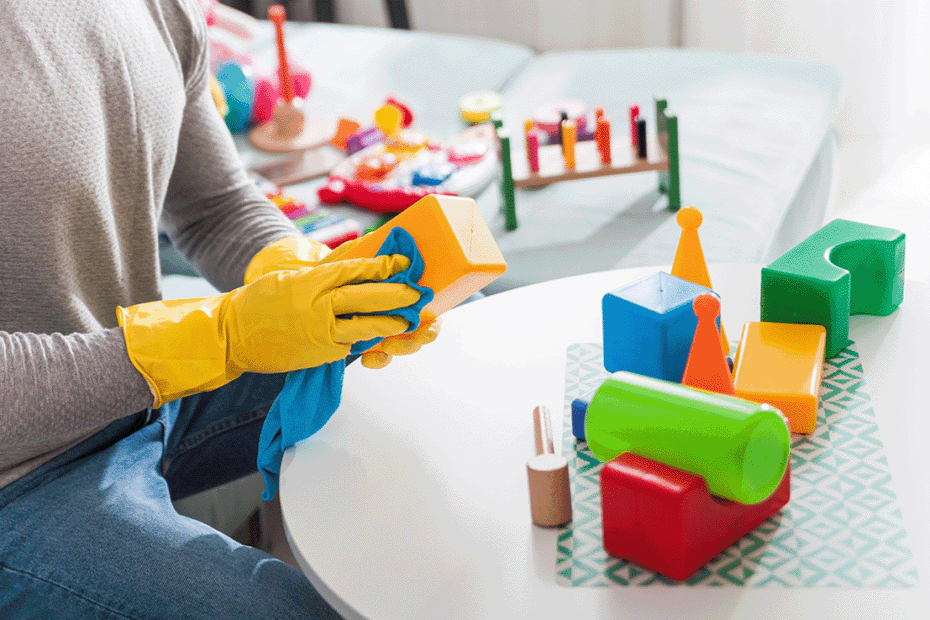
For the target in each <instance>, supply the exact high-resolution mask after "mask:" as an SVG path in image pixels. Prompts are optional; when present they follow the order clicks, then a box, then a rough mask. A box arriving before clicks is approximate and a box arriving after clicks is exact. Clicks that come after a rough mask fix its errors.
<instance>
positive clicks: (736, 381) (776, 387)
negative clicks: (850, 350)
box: [733, 322, 827, 433]
mask: <svg viewBox="0 0 930 620" xmlns="http://www.w3.org/2000/svg"><path fill="white" fill-rule="evenodd" d="M826 346H827V330H826V329H825V328H824V327H823V325H801V324H795V323H759V322H750V323H746V324H745V325H744V326H743V333H742V335H741V336H740V341H739V347H738V348H737V350H736V359H735V360H734V363H733V387H734V389H735V390H736V395H737V396H738V397H740V398H744V399H746V400H751V401H754V402H757V403H769V404H770V405H772V406H773V407H777V408H778V409H781V412H782V413H784V414H785V416H786V417H787V418H788V421H789V423H790V424H791V432H793V433H812V432H813V431H814V428H816V426H817V401H818V398H819V396H820V381H821V378H822V377H823V360H824V353H825V352H826Z"/></svg>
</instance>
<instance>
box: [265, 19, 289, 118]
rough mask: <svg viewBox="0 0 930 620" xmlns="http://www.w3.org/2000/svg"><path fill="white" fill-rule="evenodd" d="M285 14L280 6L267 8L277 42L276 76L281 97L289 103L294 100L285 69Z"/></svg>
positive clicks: (287, 72)
mask: <svg viewBox="0 0 930 620" xmlns="http://www.w3.org/2000/svg"><path fill="white" fill-rule="evenodd" d="M285 16H286V13H285V10H284V7H283V6H281V5H280V4H272V5H271V6H270V7H268V19H270V20H271V21H272V22H273V23H274V32H275V38H276V39H277V42H278V74H279V76H280V78H281V95H282V96H283V97H284V100H285V101H287V102H288V103H290V102H291V101H292V100H293V99H294V85H293V83H292V82H291V72H290V71H289V70H288V67H287V50H286V49H285V48H284V19H285Z"/></svg>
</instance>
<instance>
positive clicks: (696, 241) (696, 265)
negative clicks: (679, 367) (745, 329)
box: [672, 207, 730, 356]
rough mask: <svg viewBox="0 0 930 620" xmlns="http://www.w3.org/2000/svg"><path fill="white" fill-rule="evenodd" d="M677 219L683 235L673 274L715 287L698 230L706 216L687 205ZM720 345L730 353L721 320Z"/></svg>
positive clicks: (724, 350)
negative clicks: (711, 281) (712, 283)
mask: <svg viewBox="0 0 930 620" xmlns="http://www.w3.org/2000/svg"><path fill="white" fill-rule="evenodd" d="M675 220H676V221H677V222H678V225H679V226H681V237H680V238H679V239H678V249H677V250H676V251H675V261H674V262H673V263H672V275H673V276H676V277H679V278H681V279H682V280H688V281H689V282H694V283H695V284H700V285H701V286H706V287H707V288H709V289H713V288H714V287H713V286H712V285H711V283H710V274H709V273H708V272H707V261H705V260H704V251H703V250H702V249H701V239H700V237H698V231H697V229H698V228H699V227H700V226H701V222H703V221H704V216H703V215H701V212H700V211H699V210H697V209H696V208H695V207H685V208H684V209H681V210H680V211H679V212H678V215H676V216H675ZM720 345H721V346H722V347H723V354H724V355H725V356H726V355H729V354H730V341H729V340H727V333H726V331H725V330H724V329H723V321H721V322H720Z"/></svg>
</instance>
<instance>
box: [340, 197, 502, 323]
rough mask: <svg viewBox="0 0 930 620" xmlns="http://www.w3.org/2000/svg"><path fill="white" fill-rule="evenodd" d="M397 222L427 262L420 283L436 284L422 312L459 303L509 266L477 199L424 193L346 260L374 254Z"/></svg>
mask: <svg viewBox="0 0 930 620" xmlns="http://www.w3.org/2000/svg"><path fill="white" fill-rule="evenodd" d="M395 226H399V227H401V228H403V229H404V230H406V231H407V232H408V233H410V235H411V236H412V237H413V240H414V241H416V244H417V248H418V249H419V250H420V254H421V255H422V256H423V261H424V263H426V268H425V269H424V271H423V277H421V278H420V281H419V282H418V284H420V285H422V286H428V287H430V288H431V289H433V292H434V293H435V297H434V298H433V301H431V302H430V303H429V304H427V305H426V307H425V308H423V312H421V313H420V314H421V316H423V317H429V316H439V315H440V314H442V313H443V312H445V311H446V310H448V309H449V308H452V307H453V306H456V305H458V304H460V303H461V302H463V301H465V300H466V299H467V298H468V297H469V296H471V295H473V294H474V293H476V292H478V291H479V290H481V289H482V288H484V287H485V286H487V285H488V284H490V283H491V282H493V281H494V280H495V279H497V278H498V276H500V275H501V274H502V273H504V271H506V269H507V263H506V262H505V261H504V257H503V255H501V252H500V249H498V247H497V243H496V242H495V241H494V237H493V236H492V235H491V230H490V229H489V228H488V225H487V223H486V222H485V221H484V218H483V217H482V216H481V212H480V211H479V210H478V207H477V205H476V204H475V201H474V200H473V199H471V198H464V197H460V196H442V195H430V196H425V197H424V198H421V199H420V200H418V201H417V202H416V203H415V204H413V206H410V207H407V208H406V209H404V210H403V211H401V212H400V213H399V214H398V215H396V216H395V217H394V218H392V219H391V220H390V221H389V222H387V223H385V224H384V225H382V226H381V227H380V228H379V229H378V230H375V231H373V232H371V233H369V234H368V235H367V236H365V237H364V238H363V239H362V240H361V241H360V242H359V243H358V244H357V245H356V246H354V247H353V248H352V249H350V250H349V251H348V252H346V254H345V255H344V256H343V259H347V258H365V257H371V256H374V255H375V254H376V253H377V252H378V249H380V247H381V244H382V243H384V240H385V239H386V238H387V236H388V234H389V233H390V232H391V229H393V228H394V227H395Z"/></svg>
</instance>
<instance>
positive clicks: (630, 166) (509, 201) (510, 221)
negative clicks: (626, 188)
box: [493, 98, 681, 230]
mask: <svg viewBox="0 0 930 620" xmlns="http://www.w3.org/2000/svg"><path fill="white" fill-rule="evenodd" d="M655 106H656V134H655V136H652V137H648V138H647V149H646V152H647V156H646V157H640V156H639V149H638V147H637V146H633V145H632V144H631V145H630V146H629V147H628V148H617V149H614V153H612V156H611V157H610V158H609V161H608V163H602V157H601V154H600V152H599V150H598V145H597V143H596V142H595V141H594V140H586V141H582V142H577V143H575V144H574V166H573V167H569V166H568V165H566V157H565V155H564V151H563V147H562V145H561V144H549V145H545V146H540V147H539V149H538V168H539V170H538V172H533V171H531V170H530V164H529V161H528V158H527V157H520V158H516V159H514V158H512V157H511V155H510V152H511V142H510V140H511V138H510V135H509V134H508V132H507V131H506V130H505V129H504V128H503V121H502V120H501V118H500V116H499V115H495V116H494V117H493V121H494V126H495V128H496V130H497V135H498V138H500V141H501V160H502V164H503V165H502V168H503V175H502V181H501V189H502V194H503V203H504V204H503V211H504V216H505V219H506V226H507V230H516V229H517V226H518V223H517V215H516V198H515V192H514V189H515V188H518V187H542V186H544V185H549V184H550V183H558V182H559V181H570V180H574V179H588V178H592V177H601V176H610V175H616V174H629V173H633V172H646V171H649V170H656V171H658V172H659V191H660V192H662V193H663V194H668V207H669V209H671V210H672V211H677V210H678V209H680V208H681V189H680V177H679V157H678V117H677V116H674V115H671V114H669V112H668V109H667V107H668V104H667V102H666V100H665V99H658V98H656V99H655Z"/></svg>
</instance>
